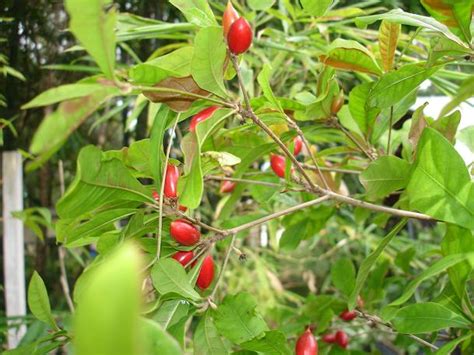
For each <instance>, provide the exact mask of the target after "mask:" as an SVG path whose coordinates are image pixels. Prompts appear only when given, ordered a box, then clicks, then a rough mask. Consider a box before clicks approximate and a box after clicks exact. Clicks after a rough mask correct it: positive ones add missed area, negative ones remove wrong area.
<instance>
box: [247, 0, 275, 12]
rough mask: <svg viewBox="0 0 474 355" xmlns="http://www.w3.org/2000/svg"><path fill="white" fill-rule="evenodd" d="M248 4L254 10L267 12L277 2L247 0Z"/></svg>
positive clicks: (272, 0)
mask: <svg viewBox="0 0 474 355" xmlns="http://www.w3.org/2000/svg"><path fill="white" fill-rule="evenodd" d="M247 3H248V5H249V6H250V8H251V9H252V10H255V11H265V10H268V9H269V8H270V7H272V6H273V4H274V3H275V0H247Z"/></svg>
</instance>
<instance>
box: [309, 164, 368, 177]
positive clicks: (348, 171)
mask: <svg viewBox="0 0 474 355" xmlns="http://www.w3.org/2000/svg"><path fill="white" fill-rule="evenodd" d="M301 165H302V166H303V168H305V169H309V170H317V169H319V170H321V171H330V172H335V173H342V174H356V175H358V174H360V173H361V172H360V171H358V170H351V169H342V168H337V167H331V166H320V167H316V166H313V165H309V164H305V163H302V164H301Z"/></svg>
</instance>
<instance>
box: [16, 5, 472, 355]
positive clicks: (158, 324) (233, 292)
mask: <svg viewBox="0 0 474 355" xmlns="http://www.w3.org/2000/svg"><path fill="white" fill-rule="evenodd" d="M170 3H171V4H172V5H173V6H175V7H176V9H178V10H179V11H180V12H181V13H182V15H183V20H182V21H181V22H163V21H157V20H153V19H150V18H144V17H140V16H137V15H132V14H129V13H125V12H120V11H119V10H118V9H117V8H116V7H115V6H114V5H113V4H112V3H111V2H110V1H103V0H88V1H87V6H85V7H86V10H84V6H83V4H82V2H81V4H79V2H78V1H76V0H74V1H73V0H68V1H66V8H67V11H68V13H69V16H70V30H71V32H72V33H73V34H74V36H75V38H76V39H77V40H78V44H79V45H80V47H79V46H78V47H76V48H75V50H77V51H85V52H86V53H87V54H88V55H89V56H90V59H91V60H93V61H94V62H95V63H96V64H97V67H95V66H94V73H93V75H91V76H87V77H83V78H81V79H80V80H79V81H77V82H76V83H73V84H66V85H62V86H58V87H56V88H53V89H49V90H47V91H45V92H43V93H42V94H40V95H38V96H37V97H35V98H34V99H32V100H30V101H29V102H28V103H26V104H24V105H23V108H24V109H31V108H35V107H41V106H51V105H56V106H55V110H54V111H53V112H52V113H50V114H48V115H46V117H45V118H44V120H43V121H42V123H41V125H40V126H39V128H38V129H37V131H36V133H35V136H34V137H33V139H32V142H31V145H30V153H31V154H32V155H33V158H32V159H31V160H30V161H29V162H28V169H29V170H30V171H34V170H35V169H38V168H40V167H41V166H42V165H43V164H45V163H46V162H47V161H48V159H50V158H51V157H53V156H54V155H55V154H61V149H64V144H65V143H66V142H68V140H69V139H71V138H70V137H71V135H73V134H74V132H76V130H78V129H80V127H81V126H84V125H86V124H88V123H87V121H88V120H89V121H91V120H93V121H94V123H93V124H94V125H96V124H97V125H99V126H100V125H103V124H105V122H107V121H108V120H112V119H113V117H114V115H115V114H116V113H118V112H120V111H121V110H124V109H125V108H124V107H125V106H127V107H128V105H132V106H133V109H132V112H131V113H130V114H129V116H128V117H127V118H126V122H125V130H129V129H130V128H131V127H133V126H134V125H135V124H136V123H137V117H139V116H140V115H141V116H144V117H146V123H147V126H146V132H147V135H146V137H139V138H140V139H137V140H135V141H133V142H131V143H130V144H129V146H126V147H122V146H117V147H114V148H116V149H101V148H100V147H95V146H92V145H87V146H84V147H83V148H82V149H81V150H80V153H79V154H78V157H77V166H76V170H75V173H74V178H73V179H72V181H70V180H68V181H67V182H68V188H67V191H66V192H65V193H64V195H63V196H62V197H61V198H60V199H59V200H58V201H57V203H56V212H57V216H58V217H57V219H55V220H54V223H53V222H51V218H50V216H49V215H48V214H46V213H45V212H44V210H41V209H36V210H35V209H33V210H25V211H24V212H22V213H20V214H18V217H19V218H22V219H23V220H24V221H25V223H26V224H27V225H28V226H30V227H31V228H32V229H33V230H35V233H36V234H38V236H40V237H41V238H42V237H43V235H44V233H43V232H42V231H41V228H42V227H45V226H51V225H52V223H53V224H54V230H55V234H56V239H57V241H58V242H59V243H62V245H63V246H64V247H66V248H68V251H69V253H70V255H76V254H75V253H78V250H79V253H80V251H83V250H84V247H89V246H91V245H94V246H95V247H96V249H97V252H98V256H97V257H95V258H93V259H89V261H88V265H84V266H85V268H84V270H83V272H82V273H81V275H80V276H79V278H78V279H77V280H76V282H75V285H74V292H73V296H74V305H75V306H77V309H76V310H75V311H74V312H72V310H71V313H70V314H67V315H66V316H63V315H58V314H55V313H54V312H53V313H51V309H50V308H51V307H50V304H49V300H48V295H47V292H46V288H45V286H44V283H43V281H42V279H41V278H40V277H39V275H38V274H37V273H35V274H34V275H33V278H32V281H31V283H30V287H29V293H28V296H29V297H28V298H29V306H30V310H31V312H32V313H33V315H34V316H35V317H37V318H38V319H39V320H41V321H42V322H45V323H47V324H48V325H49V327H50V328H51V332H52V334H53V335H46V336H41V335H38V336H37V337H33V339H28V338H27V340H25V341H24V343H23V344H22V345H21V346H20V347H19V348H18V349H16V350H12V351H10V353H15V352H20V351H23V352H30V353H31V352H32V351H36V353H46V352H47V351H50V350H52V349H55V348H58V347H60V346H63V345H65V344H67V346H71V347H72V348H73V349H74V351H75V352H77V353H78V354H90V353H94V352H97V353H101V354H117V353H119V352H122V353H147V354H148V353H150V354H155V353H156V354H163V353H170V354H174V353H179V352H183V353H184V352H194V353H195V354H225V353H231V352H235V353H249V354H289V353H291V351H290V348H294V344H295V341H296V339H297V337H298V336H299V335H300V334H301V333H302V332H303V330H304V329H305V328H306V327H307V326H308V325H313V326H315V330H314V334H315V335H316V337H317V339H318V341H319V340H320V339H321V337H322V335H324V334H326V333H328V332H332V331H336V330H339V329H344V330H345V331H346V332H347V333H348V334H349V336H350V337H351V344H350V345H349V350H345V351H347V352H352V353H357V352H362V351H366V352H375V351H377V350H376V349H377V347H378V344H380V343H381V342H382V341H389V342H391V343H392V344H394V346H395V347H397V348H399V349H401V350H406V352H407V353H416V352H417V351H419V350H420V349H425V348H426V347H431V348H432V349H435V348H436V349H438V348H440V350H439V353H449V352H450V351H451V350H453V349H455V348H458V349H460V350H461V351H462V352H463V353H466V354H468V353H472V351H473V344H472V325H473V318H474V313H473V308H472V304H471V297H472V294H471V293H472V290H470V289H469V287H468V285H469V282H470V281H471V282H472V277H471V275H472V268H473V265H474V257H473V255H474V244H473V242H472V238H473V237H472V232H471V231H472V230H473V229H474V187H473V182H472V179H471V176H470V174H469V171H468V169H467V167H466V164H465V162H464V161H463V159H462V158H461V156H460V155H459V153H458V152H457V151H456V150H455V149H454V147H453V142H454V140H455V138H456V131H457V127H458V124H459V120H460V114H459V112H458V111H455V109H456V107H457V105H458V104H459V103H460V102H462V101H465V100H466V99H468V98H469V97H470V96H471V95H472V90H470V88H471V87H472V76H470V75H469V74H468V73H467V71H468V70H469V66H470V63H469V62H468V61H466V60H465V57H466V56H470V58H472V55H473V53H472V47H471V43H470V40H471V35H470V32H469V29H470V24H471V16H472V15H471V12H472V11H471V9H472V4H473V2H472V1H463V2H456V4H455V5H449V6H448V5H445V4H444V3H443V4H440V3H438V2H436V1H422V2H421V3H422V5H423V6H424V7H425V8H426V10H427V11H428V12H429V14H430V15H431V16H432V17H431V16H425V15H420V14H412V13H408V12H404V11H402V10H399V9H397V10H391V11H386V9H384V8H380V7H370V6H369V5H370V4H368V3H363V4H362V6H360V7H350V6H348V7H344V6H339V5H338V4H337V3H336V2H332V1H320V2H317V4H315V2H312V1H300V3H301V4H300V3H297V2H289V1H280V2H278V6H277V4H276V2H274V1H248V2H247V6H244V5H242V4H241V3H240V4H239V5H238V6H237V3H235V4H234V5H236V7H237V8H238V10H239V12H240V13H241V14H243V15H244V16H245V18H246V19H247V20H248V21H249V22H250V23H251V25H252V27H253V31H254V34H257V36H255V38H254V43H253V46H252V48H251V49H250V50H249V52H247V53H245V54H243V55H241V56H240V57H236V56H234V55H231V54H229V52H228V50H227V48H226V42H225V39H224V38H223V35H222V28H221V27H220V26H219V23H220V16H221V15H222V11H223V9H224V6H223V5H222V4H220V3H218V2H214V1H209V2H208V1H206V0H199V1H196V0H195V1H192V0H179V1H178V0H175V1H171V2H170ZM453 4H454V3H453ZM185 21H186V22H185ZM149 39H152V40H153V39H166V40H170V42H171V43H170V44H168V45H163V46H162V47H159V48H157V49H156V50H155V51H154V52H153V53H152V54H151V55H150V56H148V57H147V58H140V57H139V56H138V55H137V54H136V53H135V52H134V50H133V48H132V46H131V44H130V43H132V42H135V41H136V42H138V41H144V40H149ZM118 47H120V48H122V49H123V48H126V51H127V53H129V55H130V57H131V58H133V59H134V60H135V63H134V65H132V66H130V67H127V66H124V65H122V64H123V63H121V61H120V59H121V58H120V57H118V56H116V48H118ZM428 79H429V80H430V81H431V83H432V84H433V85H434V86H435V87H436V88H437V89H438V90H440V91H442V92H448V93H450V94H452V99H451V101H450V103H449V104H448V105H447V106H446V107H445V108H444V109H443V110H442V111H441V112H440V115H439V117H438V118H437V119H433V118H430V117H425V116H424V114H423V109H424V107H425V106H420V107H419V109H417V110H416V112H415V113H414V114H413V116H412V117H411V118H410V114H407V113H408V111H409V109H410V107H411V106H412V105H413V103H414V102H415V100H416V97H417V95H418V93H419V91H420V90H421V89H420V86H421V84H422V83H423V82H425V81H426V80H428ZM446 82H447V83H448V84H446ZM340 92H343V93H344V102H345V104H344V105H343V106H342V108H341V107H337V108H335V106H337V105H335V104H334V103H335V102H336V100H337V99H338V97H339V95H340ZM124 102H125V103H127V104H126V105H124ZM211 105H217V106H219V109H218V110H217V111H216V112H215V113H213V114H211V115H210V117H208V118H207V119H206V120H204V121H202V122H200V123H199V124H198V125H197V126H196V129H195V130H194V131H190V130H188V127H189V121H190V118H191V116H193V115H195V114H196V113H198V112H200V111H201V110H202V109H203V108H206V107H209V106H211ZM113 110H116V111H113ZM111 111H112V112H113V114H109V112H111ZM94 112H95V114H93V113H94ZM466 132H467V133H466ZM469 132H471V133H472V130H470V131H469ZM469 132H468V131H466V130H464V131H462V138H461V135H460V138H461V139H463V140H465V141H469V137H470V133H469ZM296 135H299V136H300V137H301V138H304V139H303V142H304V145H305V149H304V154H302V155H299V156H297V157H295V156H293V154H292V152H293V149H294V143H293V139H294V137H295V136H296ZM470 140H472V139H470ZM58 152H59V153H58ZM277 153H278V154H284V158H285V161H286V163H285V174H284V175H285V179H278V178H277V177H276V176H275V175H274V174H272V172H271V171H270V170H269V168H268V163H267V162H268V160H269V156H270V154H277ZM168 163H172V164H174V165H178V166H179V167H180V170H181V171H182V173H183V174H182V176H181V177H180V179H179V184H178V196H179V197H178V198H177V199H176V198H165V197H164V195H163V191H164V190H163V186H164V185H163V184H165V183H168V182H167V181H166V180H165V179H164V178H163V176H164V175H163V174H164V170H165V169H166V165H167V164H168ZM46 164H47V163H46ZM227 179H230V180H232V179H234V182H236V186H235V188H234V189H233V190H232V191H231V192H230V193H227V194H225V193H221V192H218V184H219V182H220V181H221V180H227ZM154 192H155V193H158V192H159V193H158V195H159V197H158V198H156V197H155V195H154ZM180 205H182V206H184V207H187V211H186V212H183V211H182V210H181V209H180V208H179V207H180ZM35 213H36V214H35ZM38 214H39V215H41V216H38ZM176 218H185V219H187V220H188V221H189V222H190V223H193V224H195V225H196V226H199V227H200V229H201V233H202V239H201V242H199V243H198V244H197V245H195V246H191V247H184V246H182V245H179V244H178V243H177V242H176V241H175V240H174V239H173V238H172V236H170V233H169V225H170V221H171V220H174V219H176ZM263 236H264V237H265V243H263V242H262V240H263ZM177 250H186V251H188V250H193V251H194V253H195V254H194V255H195V258H194V259H195V260H196V262H191V263H189V265H181V264H180V263H179V262H177V261H175V260H173V259H172V258H171V256H172V254H174V253H175V252H176V251H177ZM205 255H212V256H213V258H214V260H216V264H217V265H218V266H217V267H216V271H215V275H216V278H215V280H214V282H213V283H212V284H211V286H210V288H209V289H207V290H202V289H200V288H198V287H195V285H196V280H197V279H198V277H199V273H200V268H201V266H202V265H201V264H202V262H203V259H204V256H205ZM245 259H246V260H247V261H246V262H243V260H245ZM81 260H82V259H81ZM198 285H199V283H198ZM66 293H67V292H66ZM354 308H356V310H357V312H358V313H357V314H358V317H357V318H356V320H354V321H352V322H351V323H345V322H342V320H341V319H338V318H337V315H339V314H340V313H341V312H342V311H344V310H346V309H350V310H352V309H354ZM55 318H58V319H55ZM71 318H72V322H71ZM70 324H72V326H71V325H70ZM371 327H373V328H371ZM387 329H389V330H391V331H392V332H391V333H390V334H387V332H384V331H385V330H387ZM71 339H72V341H71ZM191 339H192V340H191ZM319 343H320V351H321V352H322V353H325V354H326V353H327V354H336V353H340V352H341V351H342V350H341V349H339V348H337V346H335V345H331V344H325V343H322V342H321V341H319ZM45 345H46V349H47V351H45V347H44V346H45Z"/></svg>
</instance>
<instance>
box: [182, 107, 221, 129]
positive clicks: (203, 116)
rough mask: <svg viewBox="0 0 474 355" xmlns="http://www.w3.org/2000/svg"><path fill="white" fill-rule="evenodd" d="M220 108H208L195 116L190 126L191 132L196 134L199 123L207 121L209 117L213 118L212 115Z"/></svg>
mask: <svg viewBox="0 0 474 355" xmlns="http://www.w3.org/2000/svg"><path fill="white" fill-rule="evenodd" d="M218 108H219V106H210V107H208V108H205V109H204V110H202V111H199V112H198V113H196V114H195V115H194V117H193V118H192V119H191V123H190V124H189V130H190V131H191V132H194V130H195V129H196V126H197V124H198V123H199V122H202V121H205V120H207V119H208V118H209V117H211V116H212V114H213V113H214V112H215V111H216V110H217V109H218Z"/></svg>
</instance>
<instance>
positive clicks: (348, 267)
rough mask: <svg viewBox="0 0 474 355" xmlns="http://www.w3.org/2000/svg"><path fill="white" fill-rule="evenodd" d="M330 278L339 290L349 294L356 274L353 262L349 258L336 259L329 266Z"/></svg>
mask: <svg viewBox="0 0 474 355" xmlns="http://www.w3.org/2000/svg"><path fill="white" fill-rule="evenodd" d="M331 280H332V283H333V284H334V286H336V288H337V289H338V290H340V291H341V292H342V293H343V294H344V295H346V296H350V294H351V292H352V291H353V290H354V286H355V281H356V275H355V268H354V264H352V261H351V259H349V258H341V259H338V260H337V261H336V262H335V263H334V264H333V265H332V266H331Z"/></svg>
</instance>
